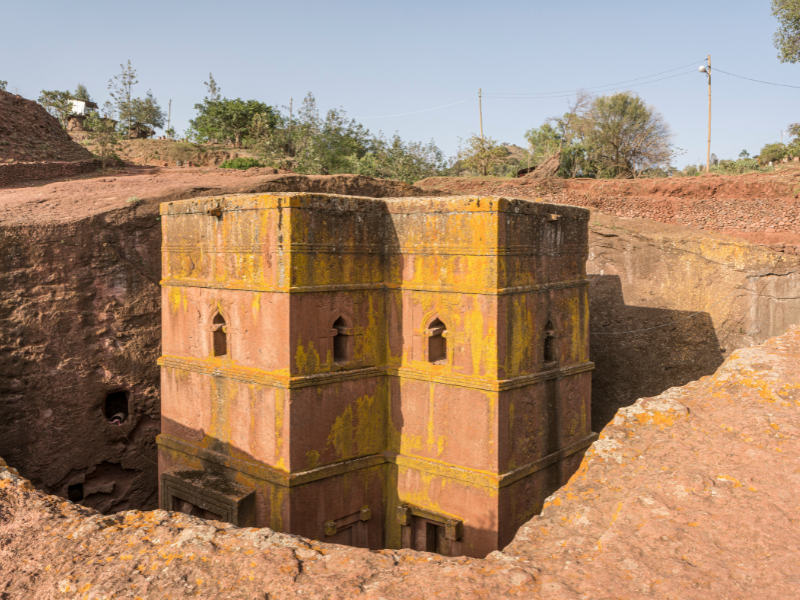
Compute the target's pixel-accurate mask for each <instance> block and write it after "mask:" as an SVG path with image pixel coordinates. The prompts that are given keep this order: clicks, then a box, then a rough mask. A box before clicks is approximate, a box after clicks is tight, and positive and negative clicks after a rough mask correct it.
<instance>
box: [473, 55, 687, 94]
mask: <svg viewBox="0 0 800 600" xmlns="http://www.w3.org/2000/svg"><path fill="white" fill-rule="evenodd" d="M695 64H696V63H695V62H691V63H689V64H688V65H683V66H681V67H675V68H674V69H668V70H666V71H661V72H659V73H653V74H651V75H645V76H643V77H636V78H634V79H626V80H625V81H617V82H616V83H606V84H603V85H596V86H594V87H588V88H579V89H575V90H560V91H557V92H533V93H506V92H488V93H487V94H485V95H487V96H493V97H499V96H503V97H514V96H516V97H524V98H533V97H540V96H542V97H544V96H548V95H551V94H569V95H572V94H574V93H575V92H579V91H582V90H586V91H589V90H596V89H600V88H607V87H613V86H615V85H621V84H623V83H630V82H632V81H641V80H642V79H649V78H651V77H658V76H659V75H664V74H665V73H672V72H673V71H678V70H679V69H686V68H687V67H691V66H694V65H695ZM685 74H686V73H679V74H678V75H673V76H672V77H678V76H679V75H685ZM663 79H669V77H664V78H663ZM655 81H661V79H657V80H655ZM643 83H651V82H649V81H646V82H643ZM637 85H642V84H637Z"/></svg>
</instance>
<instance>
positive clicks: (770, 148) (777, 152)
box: [758, 142, 789, 165]
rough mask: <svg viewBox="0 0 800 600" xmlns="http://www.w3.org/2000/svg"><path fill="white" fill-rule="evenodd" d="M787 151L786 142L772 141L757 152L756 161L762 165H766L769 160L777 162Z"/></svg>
mask: <svg viewBox="0 0 800 600" xmlns="http://www.w3.org/2000/svg"><path fill="white" fill-rule="evenodd" d="M788 153H789V151H788V148H787V147H786V144H781V143H779V142H774V143H772V144H766V145H765V146H764V147H763V148H761V151H760V152H759V153H758V161H759V162H760V163H761V164H762V165H766V164H768V163H771V162H778V161H779V160H780V159H782V158H783V157H784V156H786V155H787V154H788Z"/></svg>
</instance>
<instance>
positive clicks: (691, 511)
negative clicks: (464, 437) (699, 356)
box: [0, 327, 800, 600]
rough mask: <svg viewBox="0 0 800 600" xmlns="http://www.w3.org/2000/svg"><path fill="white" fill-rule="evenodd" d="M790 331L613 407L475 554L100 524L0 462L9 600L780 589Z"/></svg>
mask: <svg viewBox="0 0 800 600" xmlns="http://www.w3.org/2000/svg"><path fill="white" fill-rule="evenodd" d="M799 363H800V328H796V327H795V328H793V329H792V330H791V331H790V332H789V333H787V334H785V335H783V336H780V337H778V338H774V339H772V340H769V341H768V342H767V343H765V344H764V345H763V346H760V347H756V348H748V349H742V350H739V351H737V352H736V353H735V354H734V355H733V356H731V357H730V358H729V359H728V360H727V361H726V362H725V364H724V365H723V366H722V367H721V368H720V369H719V370H718V371H717V373H716V374H714V375H713V376H711V377H706V378H703V379H702V380H700V381H697V382H694V383H692V384H689V385H687V386H685V387H683V388H674V389H671V390H668V391H667V392H665V393H663V394H661V395H660V396H657V397H654V398H644V399H642V400H640V401H638V402H637V403H636V404H635V405H634V406H631V407H628V408H626V409H623V410H621V411H620V412H619V414H618V415H617V417H616V418H615V420H614V421H613V422H612V423H611V424H610V425H609V426H608V427H607V428H606V429H605V430H604V431H603V432H602V436H601V439H600V440H599V441H597V442H596V443H595V444H594V445H593V446H592V447H591V448H590V450H589V451H588V452H587V454H586V456H585V458H584V460H583V463H582V465H581V467H580V469H579V470H578V472H577V473H576V474H575V475H574V476H573V477H572V479H571V480H570V482H569V483H568V484H567V485H566V486H565V487H564V488H562V489H561V490H559V491H558V492H557V493H556V494H554V495H553V496H552V497H551V498H549V500H548V504H547V506H546V508H545V509H544V512H543V514H542V515H541V516H538V517H534V518H533V519H532V520H530V521H529V522H528V523H527V524H525V526H523V527H522V529H520V531H519V533H518V534H517V536H516V538H515V540H514V541H513V542H512V543H511V544H510V545H509V546H508V547H507V548H505V550H504V551H503V552H495V553H492V554H491V555H490V556H489V557H488V558H487V559H486V560H480V559H470V558H463V557H462V558H442V557H439V556H436V555H432V554H426V553H421V552H414V551H409V550H401V551H380V552H370V551H367V550H361V549H356V548H348V547H344V546H335V545H331V544H323V543H319V542H313V541H310V540H305V539H302V538H299V537H296V536H291V535H284V534H279V533H275V532H274V531H272V530H270V529H238V528H235V527H233V526H230V525H226V524H222V523H219V522H212V521H202V520H201V519H198V518H195V517H189V516H186V515H182V514H179V513H170V512H166V511H154V512H149V513H142V512H138V511H128V512H126V513H121V514H118V515H115V516H113V517H104V516H102V515H99V514H97V513H96V512H94V511H92V510H90V509H86V508H83V507H78V506H75V505H73V504H71V503H69V502H65V501H63V500H62V499H60V498H55V497H52V496H45V495H43V494H41V493H40V492H38V491H36V490H34V489H33V488H32V487H31V486H30V484H29V483H27V482H26V481H25V480H24V479H22V478H21V477H19V476H18V475H17V474H16V473H15V472H14V470H13V469H9V468H6V467H4V466H2V463H0V542H1V544H2V545H0V593H2V594H4V595H5V596H6V597H8V598H97V599H99V598H111V597H131V598H136V597H138V598H167V597H169V598H209V599H210V598H242V599H244V598H247V599H251V598H270V599H271V600H275V599H284V598H287V599H288V598H298V597H306V598H327V599H330V598H342V599H343V598H360V597H363V598H374V599H376V600H377V599H379V598H386V599H392V600H394V599H401V600H410V599H417V598H420V599H421V598H507V597H512V598H513V597H519V598H542V599H545V598H546V599H559V600H562V599H563V600H583V599H586V598H599V599H605V598H608V599H611V598H640V597H646V598H664V599H666V598H672V599H674V598H681V599H684V598H686V599H695V598H696V599H698V600H699V599H707V598H754V599H755V598H759V599H760V598H793V597H796V596H797V595H798V593H799V592H800V559H798V555H799V551H800V548H798V542H797V539H798V536H800V522H799V521H798V519H797V518H796V516H795V513H796V510H795V509H796V504H797V497H798V495H799V494H800V476H799V475H798V474H797V456H798V454H799V453H800V395H798V393H797V391H798V389H800V370H798V364H799Z"/></svg>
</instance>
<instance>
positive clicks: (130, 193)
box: [0, 165, 429, 225]
mask: <svg viewBox="0 0 800 600" xmlns="http://www.w3.org/2000/svg"><path fill="white" fill-rule="evenodd" d="M287 189H291V190H293V191H308V192H320V193H331V194H346V195H367V196H373V197H378V198H380V197H384V198H385V197H408V196H424V195H426V192H423V191H422V190H421V189H419V188H416V187H414V186H412V185H408V184H406V183H402V182H400V181H391V180H379V179H372V178H369V177H362V176H360V175H334V176H326V175H311V176H306V175H293V174H280V173H277V172H276V171H275V169H272V168H271V167H264V168H254V169H248V170H247V171H238V170H236V169H220V168H178V167H170V168H164V167H160V168H159V167H140V166H135V165H134V166H128V167H125V168H122V169H116V170H111V171H108V172H106V174H100V175H93V176H84V177H81V178H77V179H72V180H66V181H57V182H52V181H40V182H30V183H28V184H27V185H26V186H25V187H19V188H12V189H0V224H6V225H7V224H12V223H31V222H69V221H74V220H78V219H84V218H86V217H90V216H92V215H97V214H101V213H104V212H107V211H109V210H113V209H115V208H123V207H126V206H127V207H130V206H136V205H139V204H141V203H143V202H148V201H149V202H152V201H155V200H157V201H159V202H169V201H170V200H182V199H186V198H194V197H197V196H213V195H218V194H238V193H255V192H269V191H281V190H284V191H285V190H287ZM428 195H429V194H428ZM149 202H148V203H149Z"/></svg>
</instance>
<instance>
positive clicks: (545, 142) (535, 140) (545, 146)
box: [525, 123, 563, 165]
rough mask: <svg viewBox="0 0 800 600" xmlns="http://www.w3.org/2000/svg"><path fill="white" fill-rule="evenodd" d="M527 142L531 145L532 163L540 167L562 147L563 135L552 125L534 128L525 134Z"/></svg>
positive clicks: (546, 124)
mask: <svg viewBox="0 0 800 600" xmlns="http://www.w3.org/2000/svg"><path fill="white" fill-rule="evenodd" d="M525 140H526V141H527V142H528V144H529V145H530V153H531V162H533V164H534V165H538V164H539V163H540V162H542V160H544V159H545V158H547V157H548V156H551V155H552V154H553V153H554V152H556V151H557V150H558V149H559V148H561V147H562V145H563V141H562V138H561V134H560V133H559V132H558V131H557V130H556V128H555V127H553V125H551V124H550V123H545V124H544V125H542V126H541V127H534V128H533V129H529V130H528V131H527V132H526V133H525Z"/></svg>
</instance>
